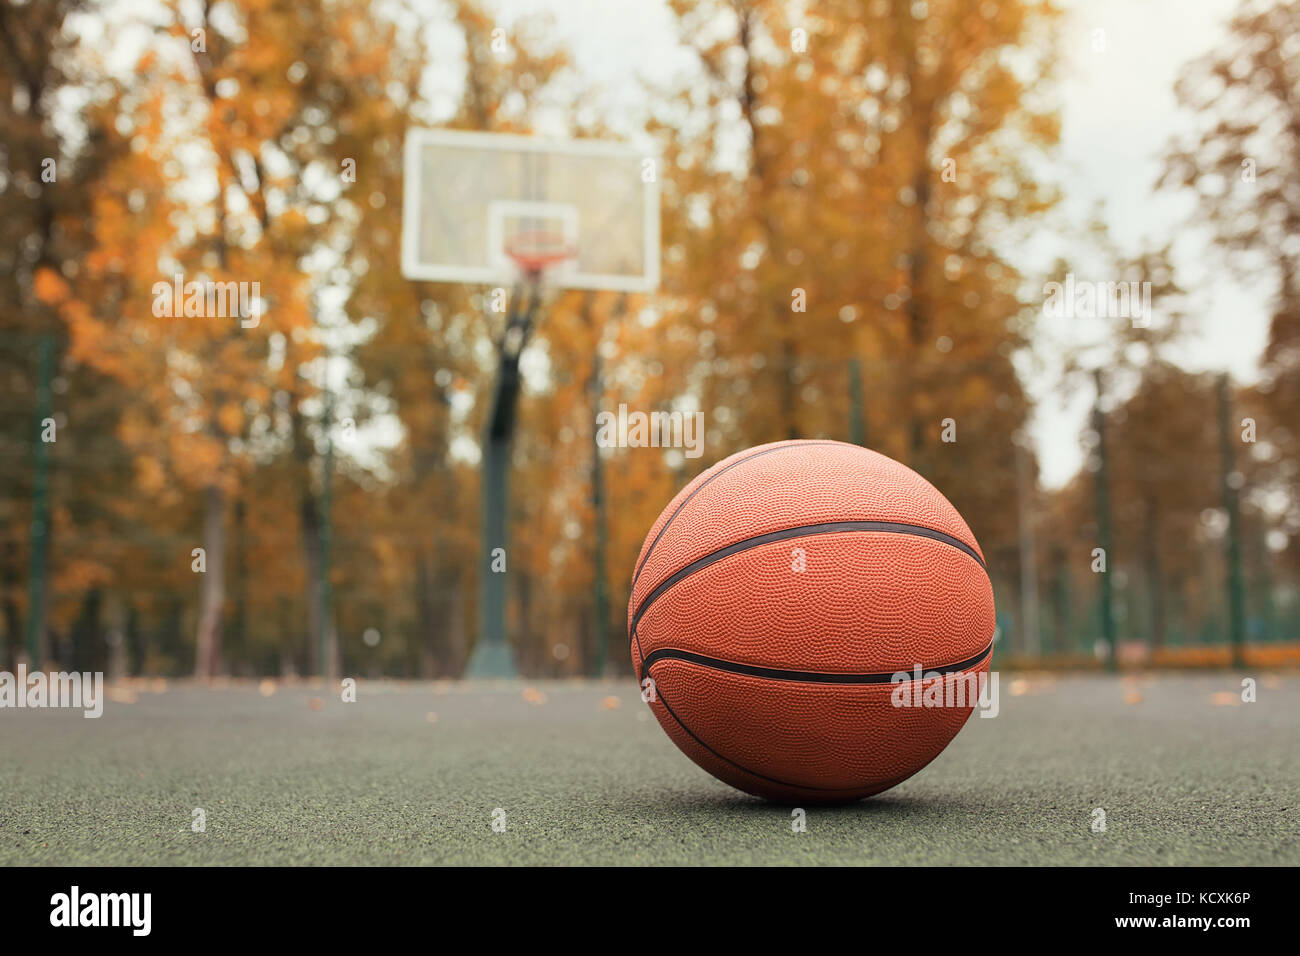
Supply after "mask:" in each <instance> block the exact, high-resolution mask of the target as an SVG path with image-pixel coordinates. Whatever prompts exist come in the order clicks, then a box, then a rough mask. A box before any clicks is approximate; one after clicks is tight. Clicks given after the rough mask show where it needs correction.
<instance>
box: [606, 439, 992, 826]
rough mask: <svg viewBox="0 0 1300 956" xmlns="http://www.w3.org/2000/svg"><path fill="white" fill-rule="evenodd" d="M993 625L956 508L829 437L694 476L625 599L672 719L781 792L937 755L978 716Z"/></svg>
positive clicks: (661, 714)
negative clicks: (977, 703)
mask: <svg viewBox="0 0 1300 956" xmlns="http://www.w3.org/2000/svg"><path fill="white" fill-rule="evenodd" d="M993 628H994V618H993V589H992V587H991V585H990V584H989V578H988V574H987V572H986V570H985V567H984V556H983V554H982V553H981V552H980V548H979V545H978V544H977V543H976V541H975V536H974V535H972V534H971V532H970V529H969V528H968V527H966V522H965V521H963V520H962V518H961V515H959V514H958V513H957V509H955V508H954V507H953V506H952V505H951V504H949V503H948V500H947V499H946V498H944V496H943V495H941V494H939V492H938V491H936V490H935V488H934V486H933V485H931V484H930V483H929V482H928V481H926V480H925V479H924V478H922V477H921V476H920V475H918V474H916V472H914V471H912V470H911V469H909V468H905V467H904V466H903V465H900V464H899V463H898V462H896V461H893V460H892V459H889V458H886V457H885V456H884V455H879V454H877V453H875V452H873V451H868V450H866V449H865V448H860V447H858V446H857V445H846V444H844V443H842V442H836V441H785V442H777V443H775V444H771V445H760V446H758V447H757V448H750V449H749V450H748V451H743V452H740V453H739V454H736V455H732V456H731V457H730V458H728V459H726V460H725V461H722V462H719V463H718V464H717V465H714V466H713V467H712V468H710V469H709V470H708V471H706V472H704V473H703V474H701V475H700V476H699V477H697V478H696V479H695V480H694V481H692V482H691V483H690V484H689V485H687V486H686V487H685V488H683V489H682V490H681V492H680V493H679V494H678V495H677V497H676V498H674V499H673V500H672V501H671V502H670V503H669V505H668V507H667V508H665V509H664V511H663V513H662V514H661V515H660V516H659V520H658V521H656V522H655V523H654V527H652V528H651V529H650V533H649V535H647V536H646V540H645V544H644V545H642V547H641V554H640V556H639V557H638V559H637V563H636V571H635V573H634V576H633V578H632V599H631V602H630V603H629V605H628V631H629V636H630V639H631V645H632V648H631V649H632V664H633V667H634V668H635V669H636V674H637V679H638V680H639V681H641V682H642V686H643V688H645V691H646V692H645V694H644V695H643V696H646V697H647V698H648V699H649V702H650V706H651V708H652V709H653V711H654V713H655V716H656V717H658V718H659V723H660V724H662V725H663V728H664V730H666V731H667V732H668V736H669V737H671V738H672V739H673V742H674V743H675V744H677V746H678V747H680V748H681V749H682V750H683V751H684V752H685V753H686V755H687V756H689V757H690V758H691V759H692V760H694V761H695V762H696V763H697V764H699V765H700V766H701V767H703V768H704V769H705V770H707V771H708V772H709V773H711V774H713V775H714V776H715V777H717V778H718V779H720V780H723V781H725V782H726V783H729V784H731V785H732V786H733V787H738V788H739V789H741V790H744V791H747V792H749V793H753V794H757V795H759V796H762V797H767V798H769V799H773V800H781V801H787V802H796V801H797V802H836V801H844V800H855V799H857V798H859V797H865V796H870V795H871V794H873V793H879V792H880V791H882V790H886V789H888V788H889V787H892V786H894V785H895V784H897V783H900V782H902V781H903V780H906V779H907V778H908V777H910V776H911V775H912V774H914V773H916V772H917V771H918V770H920V769H921V768H922V767H924V766H925V765H926V764H928V763H929V762H930V761H931V760H933V759H934V758H935V757H937V756H938V755H939V753H940V751H942V750H943V748H944V747H946V746H947V745H948V741H950V740H952V738H953V737H954V736H955V735H956V733H957V731H958V730H960V729H961V726H962V724H964V723H965V722H966V719H967V717H969V716H970V713H971V710H972V707H973V705H974V703H975V700H976V694H975V692H974V690H973V686H974V684H975V682H976V681H977V680H978V679H979V677H980V675H983V674H984V673H986V672H987V670H988V666H989V657H990V656H991V654H992V651H993ZM917 668H919V672H918V670H917ZM900 672H905V674H906V677H905V678H903V677H901V676H900ZM647 677H649V678H650V679H651V681H650V682H646V680H645V678H647ZM927 701H929V704H930V705H929V706H927V703H926V702H927ZM936 701H938V704H937V705H935V702H936Z"/></svg>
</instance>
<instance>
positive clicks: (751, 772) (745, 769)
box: [647, 641, 993, 793]
mask: <svg viewBox="0 0 1300 956" xmlns="http://www.w3.org/2000/svg"><path fill="white" fill-rule="evenodd" d="M992 650H993V642H992V641H989V646H988V648H987V649H986V650H985V651H984V654H988V653H990V652H991V651H992ZM983 656H984V655H980V659H981V660H982V658H983ZM647 673H648V671H647ZM655 698H656V699H657V700H658V701H659V703H661V704H663V705H664V710H666V711H668V714H669V715H670V716H671V717H672V719H673V720H674V721H676V722H677V726H678V727H681V728H682V730H684V731H686V733H687V734H689V735H690V737H691V739H692V740H694V741H695V742H696V743H697V744H699V745H700V746H701V747H703V748H704V749H705V750H707V751H708V752H709V753H711V754H713V756H715V757H717V758H718V759H719V760H721V761H723V762H724V763H728V764H731V766H733V767H735V768H736V769H737V770H739V771H740V772H741V773H747V774H749V775H750V776H751V777H756V778H758V779H759V780H766V781H767V782H768V783H774V784H776V785H777V786H781V787H789V788H791V789H794V790H809V791H813V792H815V793H856V792H858V791H859V790H864V789H867V787H869V786H870V784H868V785H866V786H860V787H815V786H812V785H811V784H806V783H790V782H788V781H786V780H778V779H777V778H776V777H769V776H767V774H763V773H759V772H758V771H757V770H750V769H749V768H748V767H745V766H742V765H741V764H739V763H737V762H736V761H734V760H732V759H731V758H730V757H724V756H723V755H722V754H720V753H718V752H717V751H716V750H714V749H713V748H712V747H710V746H709V745H708V744H706V743H705V742H704V741H703V740H701V739H700V738H699V736H698V735H697V734H696V733H695V731H693V730H691V728H690V727H688V726H686V721H684V720H682V719H681V718H680V717H678V716H677V712H676V711H675V710H673V709H672V707H671V706H670V705H669V703H668V698H666V697H664V695H663V694H662V693H661V692H660V691H659V688H658V686H657V685H656V687H655ZM972 709H973V707H972ZM967 716H969V715H967ZM927 763H928V761H927ZM922 769H924V765H922V766H921V767H918V768H917V769H916V770H914V771H912V773H909V774H906V775H905V776H904V777H902V778H901V779H902V780H906V779H907V778H908V777H910V776H912V774H914V773H919V772H920V771H921V770H922ZM898 782H901V780H900V781H898Z"/></svg>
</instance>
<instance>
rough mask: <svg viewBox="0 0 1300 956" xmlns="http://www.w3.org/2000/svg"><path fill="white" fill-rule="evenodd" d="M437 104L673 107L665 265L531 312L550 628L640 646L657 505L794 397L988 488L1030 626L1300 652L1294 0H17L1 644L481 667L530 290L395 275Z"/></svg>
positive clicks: (528, 129)
mask: <svg viewBox="0 0 1300 956" xmlns="http://www.w3.org/2000/svg"><path fill="white" fill-rule="evenodd" d="M423 127H435V128H448V129H460V130H484V131H494V132H516V133H536V134H540V135H546V136H550V137H564V138H601V139H611V140H617V141H622V142H626V143H628V144H631V145H633V146H635V147H637V148H639V149H643V150H645V151H646V153H647V155H655V156H657V157H659V162H658V167H657V168H658V171H659V181H660V195H661V235H662V239H661V269H662V279H661V282H660V285H659V289H658V291H657V292H655V293H651V294H634V293H616V292H591V291H572V290H567V291H559V292H556V293H554V294H553V295H552V296H551V297H550V299H549V301H547V302H546V303H545V306H544V308H543V310H542V312H541V313H540V315H539V320H538V322H537V325H536V328H535V331H534V332H533V335H532V337H531V338H530V339H529V342H528V345H527V347H526V349H525V350H524V352H523V354H522V355H521V357H520V370H521V374H522V382H523V386H522V393H521V397H520V403H519V419H518V427H517V434H516V437H515V441H514V446H513V458H512V462H511V489H510V497H509V515H508V517H509V522H510V529H511V530H510V535H511V537H510V548H509V572H508V577H507V593H508V600H507V616H506V621H507V632H508V634H509V636H510V640H511V642H512V643H513V645H514V649H515V656H516V659H517V662H518V666H519V668H520V670H521V671H522V672H524V673H525V674H528V675H534V676H556V677H559V676H579V675H587V676H591V675H600V674H610V675H626V674H629V673H630V667H629V662H628V659H627V652H626V631H625V627H626V624H625V622H626V616H625V611H626V602H627V597H628V588H629V581H630V578H631V571H632V567H633V563H634V561H635V558H636V555H637V553H638V550H639V548H640V546H641V542H642V539H643V537H644V535H645V533H646V531H647V530H648V529H649V527H650V525H651V524H652V522H653V521H654V519H655V518H656V516H657V515H658V514H659V512H660V510H661V509H662V508H663V507H664V505H665V504H666V503H667V502H668V501H669V499H670V498H671V497H672V495H673V494H674V493H675V492H676V490H677V489H679V488H680V487H681V486H682V485H684V484H685V483H686V482H688V481H690V480H691V478H692V477H693V476H694V475H695V474H697V473H698V472H699V471H701V470H703V469H704V468H707V467H708V466H709V465H711V464H712V463H714V462H716V461H718V460H720V459H722V458H724V457H726V456H727V455H729V454H731V453H733V452H735V451H738V450H740V449H743V448H746V447H748V446H751V445H755V444H759V443H762V442H768V441H775V440H780V439H784V438H789V437H807V438H814V437H826V438H834V439H839V440H844V441H853V442H857V443H860V444H863V445H866V446H868V447H870V448H874V449H876V450H878V451H881V452H883V453H884V454H887V455H889V456H891V457H893V458H896V459H898V460H900V461H902V462H904V463H906V464H907V465H909V466H910V467H912V468H914V469H915V470H917V471H919V472H920V473H921V474H923V475H925V476H926V477H927V478H928V479H930V481H932V482H933V483H934V484H935V485H936V486H937V487H938V488H939V489H940V490H941V491H942V492H943V493H944V494H945V495H946V496H947V497H948V498H949V499H950V500H951V501H952V502H953V504H954V505H955V506H956V507H957V508H958V509H959V510H960V511H961V513H962V515H963V516H964V517H965V518H966V520H967V522H968V523H969V524H970V526H971V528H972V530H973V531H974V533H975V535H976V536H977V538H978V540H979V542H980V544H981V546H982V548H983V550H984V552H985V555H986V556H987V558H988V563H989V570H990V574H991V576H992V580H993V584H994V589H995V593H996V599H997V606H998V620H999V634H998V643H997V653H998V655H999V660H1000V666H1003V667H1015V666H1025V667H1042V666H1049V667H1056V666H1059V667H1076V668H1080V667H1098V668H1101V667H1128V666H1139V665H1157V666H1225V665H1228V664H1229V663H1232V662H1237V663H1241V662H1248V663H1250V662H1253V663H1258V664H1285V663H1300V595H1298V593H1297V583H1298V582H1300V548H1298V547H1297V543H1296V542H1297V537H1296V536H1297V534H1298V533H1300V475H1298V474H1297V462H1298V461H1300V455H1298V451H1300V432H1298V431H1297V422H1298V421H1300V268H1298V267H1300V229H1298V228H1297V226H1298V225H1300V3H1295V2H1286V3H1276V2H1246V3H1243V4H1238V3H1236V2H1219V0H1203V2H1197V3H1163V2H1154V0H1153V2H1149V3H1113V2H1101V3H1095V4H1078V5H1075V4H1071V3H1051V2H1027V0H1026V2H1016V0H984V2H978V0H915V2H901V0H825V2H820V3H816V4H813V3H807V2H788V0H786V2H777V0H772V2H768V0H752V2H742V0H734V2H732V0H698V2H685V0H628V2H624V3H618V4H613V3H604V4H601V3H595V2H587V0H570V2H565V0H552V2H550V3H543V2H522V0H520V2H509V0H500V2H495V3H493V2H488V0H482V2H472V0H442V2H436V3H415V2H385V0H372V2H367V0H294V2H280V0H225V2H206V0H205V2H177V3H171V2H157V3H153V2H145V0H134V2H130V3H113V2H103V3H100V2H95V0H84V2H83V0H23V2H19V0H0V232H2V234H3V238H2V240H0V303H2V304H3V308H2V309H0V669H8V670H13V669H14V668H15V667H16V666H17V664H18V662H19V661H28V662H32V661H36V662H40V663H42V664H44V665H46V666H49V667H59V668H64V669H78V670H105V671H107V672H108V673H109V674H110V676H113V677H125V676H133V675H148V676H171V675H178V676H179V675H196V676H200V677H214V676H219V675H231V676H257V675H272V676H275V675H279V676H293V675H308V674H318V673H331V674H338V673H343V674H351V675H362V676H403V677H455V676H459V675H461V674H462V673H463V671H464V669H465V666H466V661H467V660H468V657H469V655H470V653H471V652H472V650H473V647H474V644H475V641H476V639H477V635H478V634H479V632H480V628H479V620H478V618H479V616H480V615H479V611H478V607H477V604H476V594H477V588H478V585H479V582H478V581H477V575H478V570H477V569H478V567H479V565H478V562H479V559H480V548H481V545H480V537H481V535H480V516H479V494H480V484H479V466H480V462H481V460H482V455H481V443H480V437H479V436H480V435H481V434H482V433H483V428H484V422H485V418H486V416H487V414H488V408H489V407H490V399H491V395H492V390H493V383H494V377H495V375H496V371H497V365H498V360H499V356H498V341H499V339H500V337H501V335H502V332H503V325H504V316H502V315H501V314H499V313H496V312H494V311H493V310H492V309H491V308H490V303H489V298H490V293H491V290H490V289H488V288H486V287H473V286H464V285H451V284H443V283H432V282H424V281H411V280H409V279H406V278H404V277H403V276H402V274H401V270H400V257H399V246H400V238H401V229H402V227H401V215H402V194H403V161H402V155H403V142H404V139H405V137H406V133H407V131H408V130H410V129H413V128H423ZM177 274H183V275H185V276H186V277H187V278H202V279H205V280H209V281H219V282H225V281H234V282H246V283H253V282H256V283H258V289H259V290H260V291H259V295H260V301H261V302H262V304H263V306H264V308H263V310H262V314H261V315H260V317H259V320H258V321H257V323H256V324H255V325H254V326H252V327H246V323H241V322H239V321H232V320H213V319H208V318H194V317H190V318H186V317H183V316H182V317H171V316H166V315H164V316H161V317H160V316H158V315H157V314H156V310H155V303H156V293H155V285H156V284H157V283H159V282H162V283H170V282H171V281H172V277H173V276H174V275H177ZM1067 277H1068V278H1069V281H1070V282H1071V283H1076V282H1090V283H1098V284H1104V283H1121V282H1123V283H1130V282H1132V283H1138V284H1139V286H1140V287H1143V288H1145V289H1146V291H1147V294H1148V295H1149V301H1150V310H1149V312H1148V313H1147V314H1146V315H1145V316H1142V317H1140V320H1135V319H1134V317H1133V316H1131V315H1107V314H1089V311H1088V309H1086V308H1080V309H1071V310H1067V311H1068V314H1060V310H1058V309H1055V308H1054V307H1053V296H1052V295H1051V292H1050V289H1051V288H1052V287H1051V286H1050V285H1049V284H1050V283H1053V282H1058V283H1062V284H1064V283H1066V282H1067ZM1141 284H1149V285H1145V286H1141ZM1105 311H1106V310H1104V309H1094V310H1093V312H1094V313H1104V312H1105ZM620 404H626V405H628V406H629V407H630V408H633V409H640V410H646V411H650V410H677V411H682V412H694V411H700V412H702V413H703V414H704V422H705V426H706V433H705V440H704V452H703V455H702V456H701V457H699V458H688V457H686V456H684V455H683V454H682V452H681V451H680V450H678V449H634V448H597V446H596V442H595V438H594V434H595V430H596V427H597V426H596V415H597V413H598V412H600V411H602V410H615V409H617V408H618V406H619V405H620ZM196 549H201V550H196Z"/></svg>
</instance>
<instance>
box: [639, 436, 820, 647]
mask: <svg viewBox="0 0 1300 956" xmlns="http://www.w3.org/2000/svg"><path fill="white" fill-rule="evenodd" d="M842 444H844V442H838V441H826V440H818V439H815V438H810V439H804V440H802V441H800V442H798V444H793V445H786V444H782V445H778V446H777V447H775V448H765V449H763V450H762V451H758V452H755V453H754V454H752V455H746V456H745V457H744V458H741V459H739V460H737V461H733V462H732V463H731V464H730V465H728V466H727V467H726V468H721V469H719V470H718V471H717V472H716V473H715V474H712V475H709V477H707V478H705V479H704V480H703V481H702V482H700V486H699V487H698V488H696V489H695V490H694V491H692V492H691V493H690V494H689V495H687V496H686V500H685V501H683V502H682V503H681V504H679V505H678V506H677V509H676V510H675V511H674V512H673V513H672V514H671V515H669V516H668V520H667V521H665V522H664V526H663V527H662V528H660V529H659V533H658V534H657V535H655V539H654V540H653V541H651V542H650V547H648V548H646V551H645V557H644V558H642V559H641V563H640V564H639V565H637V569H636V572H635V573H634V574H633V575H632V591H633V593H635V592H636V582H637V581H639V580H641V572H642V571H643V570H644V569H645V566H646V564H647V563H648V562H649V560H650V555H651V554H653V553H654V549H655V545H657V544H658V543H659V539H660V538H662V537H663V536H664V532H665V531H667V530H668V526H669V525H671V524H672V523H673V521H674V519H676V517H677V516H678V515H679V514H681V513H682V509H683V508H685V507H686V505H687V504H688V503H689V502H690V500H691V499H692V498H694V497H695V496H696V495H698V494H699V493H700V492H701V491H703V490H704V487H705V486H706V485H707V484H708V483H709V482H711V481H713V479H714V478H718V477H721V476H722V475H725V474H726V473H727V472H729V471H731V469H733V468H735V467H736V466H737V465H743V464H744V463H745V462H747V461H753V460H754V459H755V458H761V457H762V456H764V455H770V454H771V453H772V452H776V451H791V450H793V449H795V448H807V447H808V446H809V445H842ZM632 645H636V650H637V653H638V654H641V641H640V640H638V638H637V636H636V626H635V624H634V625H633V626H631V627H629V628H628V646H629V648H630V647H631V646H632ZM641 656H642V657H644V656H645V655H644V654H641Z"/></svg>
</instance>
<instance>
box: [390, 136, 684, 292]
mask: <svg viewBox="0 0 1300 956" xmlns="http://www.w3.org/2000/svg"><path fill="white" fill-rule="evenodd" d="M428 146H435V147H449V148H465V149H475V150H497V151H502V152H519V151H527V152H531V153H544V154H548V155H549V156H551V157H554V158H555V161H557V162H562V161H563V158H564V157H566V156H575V157H602V156H604V157H608V158H610V159H611V160H617V161H620V162H629V161H634V162H635V164H636V167H637V168H638V169H639V168H641V166H642V164H643V163H644V161H645V160H647V159H649V160H653V162H654V169H655V177H654V180H653V181H651V182H644V181H642V180H641V179H640V178H639V177H638V181H637V182H636V183H632V184H629V185H630V188H636V187H639V189H640V192H641V199H640V203H641V222H640V223H638V224H637V225H636V228H637V229H638V230H639V232H640V234H641V248H642V252H643V261H642V262H641V264H640V265H641V271H640V273H639V274H629V275H621V274H616V273H600V272H584V271H583V270H582V269H581V268H579V263H578V262H577V261H574V262H570V263H567V264H565V265H563V266H561V267H558V268H556V269H552V270H548V271H547V275H546V280H547V282H548V284H551V285H554V286H558V287H561V288H569V289H593V290H608V291H616V292H642V293H645V292H653V291H655V290H656V289H657V288H658V286H659V256H660V250H659V240H660V236H659V183H658V173H659V169H660V163H659V159H658V157H657V156H655V155H654V154H652V153H647V152H645V151H642V150H637V149H634V148H633V147H631V146H628V145H626V144H623V143H613V142H606V141H602V140H548V139H542V138H539V137H534V136H519V135H515V134H510V133H483V132H467V131H463V130H445V129H412V130H410V131H409V132H408V133H407V135H406V143H405V147H404V155H403V165H404V172H405V182H404V184H403V190H402V251H401V267H402V275H403V276H404V277H406V278H408V279H417V280H425V281H430V282H455V283H465V284H471V285H473V284H479V285H500V284H509V283H511V282H513V281H515V280H516V279H518V277H519V272H518V268H517V267H516V266H515V264H514V263H513V262H512V261H510V260H509V258H508V257H505V256H503V255H502V254H501V252H500V249H499V247H500V246H501V245H502V240H503V238H504V237H503V235H502V234H501V231H500V230H501V228H502V222H503V220H504V218H505V217H507V216H510V215H537V216H540V217H543V218H546V219H554V220H555V221H556V222H557V223H558V224H559V225H560V227H561V231H562V232H563V233H564V235H565V239H566V241H568V242H572V243H574V244H575V245H576V246H577V247H578V248H579V250H581V244H582V243H584V242H594V243H599V242H600V239H601V237H600V236H599V235H595V236H593V235H584V234H583V232H582V228H583V226H584V225H585V223H584V222H583V221H582V217H581V216H580V211H579V209H578V208H577V207H576V206H575V205H572V204H570V203H565V202H558V201H552V200H550V199H549V198H542V199H536V200H533V199H517V198H512V197H509V196H502V197H499V198H496V199H491V200H489V201H488V203H487V204H486V205H487V207H489V208H488V209H486V210H485V212H484V215H485V216H487V217H488V221H487V222H486V224H485V229H486V230H487V234H488V240H487V242H488V245H489V248H488V249H487V250H486V251H485V259H486V261H485V262H484V263H483V264H480V265H471V264H464V263H462V264H449V263H433V262H421V261H420V260H419V244H420V226H421V207H422V206H424V205H425V199H424V196H423V195H422V192H421V175H422V168H421V161H422V151H423V150H424V148H425V147H428ZM586 225H588V226H589V224H586ZM589 228H590V226H589ZM494 243H495V247H494V246H493V244H494ZM580 258H581V252H580V253H579V259H580Z"/></svg>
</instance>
